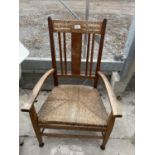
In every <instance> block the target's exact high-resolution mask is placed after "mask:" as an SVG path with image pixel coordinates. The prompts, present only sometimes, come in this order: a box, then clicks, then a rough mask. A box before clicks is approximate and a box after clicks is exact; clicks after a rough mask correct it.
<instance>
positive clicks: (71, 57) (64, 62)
mask: <svg viewBox="0 0 155 155" xmlns="http://www.w3.org/2000/svg"><path fill="white" fill-rule="evenodd" d="M106 22H107V20H106V19H104V20H103V21H102V22H93V21H79V20H74V21H67V20H52V19H51V18H50V17H49V18H48V27H49V36H50V47H51V57H52V67H53V68H55V73H54V85H55V86H56V85H58V77H60V76H69V77H85V78H88V79H94V80H95V83H97V81H98V77H97V71H99V70H100V64H101V58H102V50H103V44H104V36H105V29H106ZM96 40H97V41H96ZM94 51H95V52H94ZM95 59H96V60H95ZM94 60H95V62H96V63H93V61H94ZM58 70H60V72H58ZM94 86H95V84H94Z"/></svg>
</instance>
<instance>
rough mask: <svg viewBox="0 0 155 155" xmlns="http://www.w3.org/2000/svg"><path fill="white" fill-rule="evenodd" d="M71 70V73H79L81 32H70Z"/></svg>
mask: <svg viewBox="0 0 155 155" xmlns="http://www.w3.org/2000/svg"><path fill="white" fill-rule="evenodd" d="M71 37H72V38H71V40H72V41H71V52H72V56H71V60H72V62H71V70H72V74H73V75H79V74H80V69H81V52H82V34H81V33H72V34H71Z"/></svg>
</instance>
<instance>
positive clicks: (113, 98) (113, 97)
mask: <svg viewBox="0 0 155 155" xmlns="http://www.w3.org/2000/svg"><path fill="white" fill-rule="evenodd" d="M98 75H99V77H100V78H101V79H102V81H103V82H104V84H105V87H106V90H107V94H108V98H109V101H110V105H111V109H112V114H113V115H114V116H115V117H122V113H121V110H120V107H119V106H120V103H119V101H118V100H117V99H116V95H115V93H114V91H113V89H112V87H111V85H110V83H109V81H108V79H107V77H106V76H105V75H104V74H103V73H102V72H100V71H98Z"/></svg>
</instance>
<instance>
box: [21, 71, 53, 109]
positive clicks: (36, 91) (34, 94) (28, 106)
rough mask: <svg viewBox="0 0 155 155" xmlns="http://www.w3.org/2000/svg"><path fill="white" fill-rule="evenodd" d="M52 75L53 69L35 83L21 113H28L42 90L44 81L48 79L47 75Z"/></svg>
mask: <svg viewBox="0 0 155 155" xmlns="http://www.w3.org/2000/svg"><path fill="white" fill-rule="evenodd" d="M53 73H54V69H53V68H52V69H50V70H49V71H47V72H46V73H45V74H44V75H43V76H42V77H41V78H40V80H39V81H38V82H37V84H36V85H35V87H34V88H33V90H32V94H31V96H30V98H29V100H28V102H27V103H26V104H24V106H23V107H22V108H21V111H24V112H29V111H30V109H31V107H32V105H33V103H34V101H35V99H36V98H37V96H38V94H39V92H40V89H41V88H42V86H43V84H44V82H45V81H46V79H47V78H48V77H49V75H51V74H53Z"/></svg>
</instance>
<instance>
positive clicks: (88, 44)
mask: <svg viewBox="0 0 155 155" xmlns="http://www.w3.org/2000/svg"><path fill="white" fill-rule="evenodd" d="M89 48H90V33H89V34H88V43H87V57H86V75H87V74H88V60H89Z"/></svg>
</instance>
